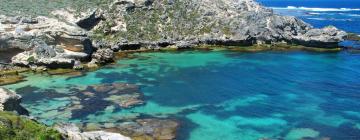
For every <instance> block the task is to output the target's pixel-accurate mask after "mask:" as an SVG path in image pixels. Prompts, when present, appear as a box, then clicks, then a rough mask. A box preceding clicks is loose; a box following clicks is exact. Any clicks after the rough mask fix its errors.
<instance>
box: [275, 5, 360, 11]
mask: <svg viewBox="0 0 360 140" xmlns="http://www.w3.org/2000/svg"><path fill="white" fill-rule="evenodd" d="M271 8H273V9H275V10H304V11H314V12H341V11H343V12H347V11H360V8H310V7H296V6H288V7H271Z"/></svg>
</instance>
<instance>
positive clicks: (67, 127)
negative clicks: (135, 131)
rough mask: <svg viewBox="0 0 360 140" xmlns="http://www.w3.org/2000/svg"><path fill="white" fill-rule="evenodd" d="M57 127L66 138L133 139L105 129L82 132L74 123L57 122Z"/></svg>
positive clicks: (80, 139)
mask: <svg viewBox="0 0 360 140" xmlns="http://www.w3.org/2000/svg"><path fill="white" fill-rule="evenodd" d="M55 129H56V130H57V131H59V132H60V133H61V134H62V135H63V137H64V138H65V139H66V140H131V139H130V138H129V137H126V136H123V135H121V134H119V133H111V132H105V131H90V132H81V131H80V129H79V128H78V127H77V126H76V125H74V124H57V125H56V126H55Z"/></svg>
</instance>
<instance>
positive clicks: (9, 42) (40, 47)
mask: <svg viewBox="0 0 360 140" xmlns="http://www.w3.org/2000/svg"><path fill="white" fill-rule="evenodd" d="M10 48H17V49H21V50H23V51H24V52H23V53H20V54H19V55H18V56H15V58H13V62H14V63H15V64H21V65H26V66H29V65H31V64H32V65H45V66H48V65H53V64H54V65H53V66H59V67H63V66H62V65H71V64H72V63H73V61H75V60H86V59H89V58H90V55H91V54H92V52H93V48H92V44H91V41H90V40H89V38H88V37H87V32H86V31H85V30H83V29H81V28H79V27H77V26H75V25H71V24H68V23H65V22H62V21H60V20H58V19H53V18H47V17H36V18H31V17H30V18H29V17H6V16H0V50H1V49H2V50H6V49H10ZM29 61H30V62H29ZM65 67H68V66H65Z"/></svg>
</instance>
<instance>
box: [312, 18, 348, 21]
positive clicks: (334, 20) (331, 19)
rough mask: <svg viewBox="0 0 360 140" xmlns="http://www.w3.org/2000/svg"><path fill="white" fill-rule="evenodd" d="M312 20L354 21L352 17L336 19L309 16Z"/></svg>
mask: <svg viewBox="0 0 360 140" xmlns="http://www.w3.org/2000/svg"><path fill="white" fill-rule="evenodd" d="M307 19H311V20H330V21H353V20H352V19H336V18H307Z"/></svg>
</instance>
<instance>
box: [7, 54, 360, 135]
mask: <svg viewBox="0 0 360 140" xmlns="http://www.w3.org/2000/svg"><path fill="white" fill-rule="evenodd" d="M134 56H135V58H132V59H122V60H119V61H118V62H117V63H116V64H114V65H111V66H107V67H105V68H102V69H100V70H97V71H94V72H89V73H86V74H85V75H83V76H77V77H71V76H48V75H45V74H44V75H40V74H36V75H32V74H29V75H28V76H29V77H28V78H27V80H28V81H25V82H22V83H19V84H15V85H9V86H7V87H8V88H11V89H13V90H16V91H17V92H18V93H19V94H21V95H22V96H23V97H24V99H23V105H24V106H25V107H26V108H27V109H29V110H30V112H31V115H33V116H35V117H36V118H38V119H39V120H40V121H42V122H44V123H47V124H53V123H54V122H58V121H71V122H75V123H115V124H116V123H119V122H122V121H124V120H129V119H130V120H131V119H134V118H141V117H159V118H170V119H176V120H178V121H179V122H180V123H181V125H180V129H179V132H178V137H179V139H180V140H182V139H183V140H258V139H260V138H283V139H285V140H297V139H300V138H304V137H306V138H309V139H310V138H314V139H318V138H331V140H359V139H360V109H359V108H360V72H359V70H360V61H359V60H360V54H351V53H347V52H339V53H311V52H260V53H241V52H230V51H184V52H154V53H138V54H134ZM112 82H128V83H133V84H138V85H140V87H141V91H142V92H143V93H144V94H145V101H146V104H145V105H141V106H137V107H133V108H130V109H121V108H119V107H118V106H115V105H113V104H105V105H104V104H101V103H102V102H100V101H94V102H93V103H92V102H90V103H87V104H84V105H82V106H88V108H87V109H80V110H79V109H77V108H78V107H79V100H80V99H79V98H80V97H79V95H78V93H77V92H76V91H77V90H79V89H83V88H85V87H86V86H87V85H92V84H98V83H112ZM99 106H105V107H99ZM79 114H81V115H79Z"/></svg>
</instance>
